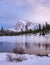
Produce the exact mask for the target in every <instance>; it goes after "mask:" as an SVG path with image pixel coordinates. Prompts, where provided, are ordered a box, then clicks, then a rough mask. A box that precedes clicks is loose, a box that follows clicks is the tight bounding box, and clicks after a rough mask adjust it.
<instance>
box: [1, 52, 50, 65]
mask: <svg viewBox="0 0 50 65" xmlns="http://www.w3.org/2000/svg"><path fill="white" fill-rule="evenodd" d="M49 55H50V54H49ZM0 65H50V56H48V57H46V56H42V57H40V56H36V55H29V54H14V53H0Z"/></svg>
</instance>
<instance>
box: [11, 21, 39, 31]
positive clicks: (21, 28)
mask: <svg viewBox="0 0 50 65" xmlns="http://www.w3.org/2000/svg"><path fill="white" fill-rule="evenodd" d="M26 26H27V28H28V30H30V29H32V30H36V29H38V28H39V24H38V23H33V22H30V21H19V22H18V23H17V24H16V25H15V26H14V28H13V29H10V30H11V31H15V32H20V31H25V30H26Z"/></svg>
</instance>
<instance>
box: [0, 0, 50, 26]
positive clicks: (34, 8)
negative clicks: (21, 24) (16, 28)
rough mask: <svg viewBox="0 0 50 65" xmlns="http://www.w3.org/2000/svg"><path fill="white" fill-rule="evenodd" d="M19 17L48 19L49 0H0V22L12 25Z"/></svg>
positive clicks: (38, 20)
mask: <svg viewBox="0 0 50 65" xmlns="http://www.w3.org/2000/svg"><path fill="white" fill-rule="evenodd" d="M20 19H22V20H26V19H28V20H31V21H36V22H40V21H45V20H50V0H0V24H1V23H2V24H3V23H4V24H10V25H12V24H16V22H17V21H18V20H20ZM3 21H4V22H3Z"/></svg>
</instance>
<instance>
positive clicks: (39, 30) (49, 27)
mask: <svg viewBox="0 0 50 65" xmlns="http://www.w3.org/2000/svg"><path fill="white" fill-rule="evenodd" d="M49 32H50V24H48V23H47V22H46V23H45V25H44V24H43V26H41V24H39V27H38V28H37V29H34V30H32V29H29V30H28V25H26V26H25V31H23V29H21V32H13V31H10V30H5V29H4V28H3V27H1V29H0V36H13V35H22V34H37V33H39V35H45V34H46V33H49Z"/></svg>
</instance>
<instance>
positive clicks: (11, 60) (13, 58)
mask: <svg viewBox="0 0 50 65" xmlns="http://www.w3.org/2000/svg"><path fill="white" fill-rule="evenodd" d="M7 58H8V61H10V62H13V61H16V62H22V61H24V60H27V58H25V57H24V56H22V55H16V56H14V57H13V55H10V54H9V55H7Z"/></svg>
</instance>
